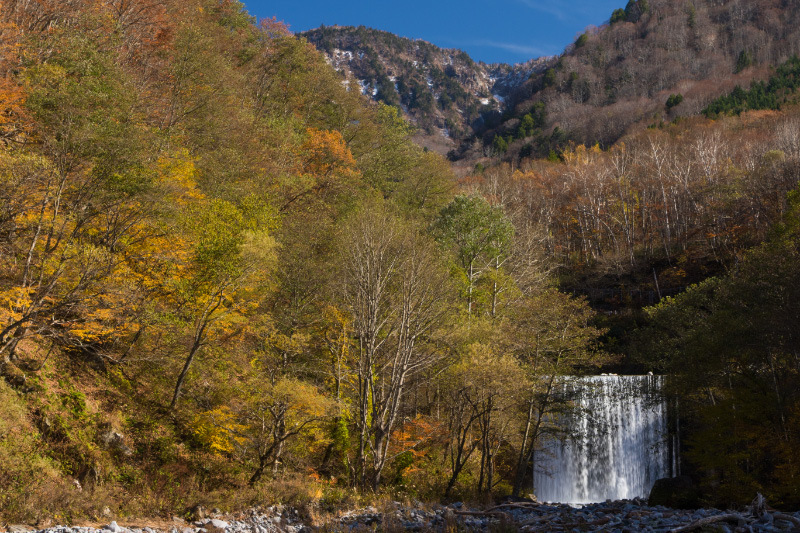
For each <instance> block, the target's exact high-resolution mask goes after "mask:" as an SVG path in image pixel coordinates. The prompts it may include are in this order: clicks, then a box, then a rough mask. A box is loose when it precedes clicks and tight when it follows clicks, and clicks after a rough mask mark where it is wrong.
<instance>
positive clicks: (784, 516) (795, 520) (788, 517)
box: [772, 513, 800, 528]
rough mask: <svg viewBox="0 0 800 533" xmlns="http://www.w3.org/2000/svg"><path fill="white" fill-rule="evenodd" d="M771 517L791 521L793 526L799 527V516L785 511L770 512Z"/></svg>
mask: <svg viewBox="0 0 800 533" xmlns="http://www.w3.org/2000/svg"><path fill="white" fill-rule="evenodd" d="M772 518H774V519H775V520H784V521H786V522H791V523H792V524H794V526H795V527H797V528H800V518H797V517H796V516H792V515H790V514H785V513H772Z"/></svg>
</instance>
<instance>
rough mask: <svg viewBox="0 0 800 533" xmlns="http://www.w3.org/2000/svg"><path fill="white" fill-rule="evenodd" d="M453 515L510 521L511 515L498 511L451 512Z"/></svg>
mask: <svg viewBox="0 0 800 533" xmlns="http://www.w3.org/2000/svg"><path fill="white" fill-rule="evenodd" d="M453 514H457V515H461V516H496V517H498V518H507V519H509V520H511V515H509V514H508V513H503V512H500V511H453Z"/></svg>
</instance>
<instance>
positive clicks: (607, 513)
mask: <svg viewBox="0 0 800 533" xmlns="http://www.w3.org/2000/svg"><path fill="white" fill-rule="evenodd" d="M215 511H216V510H215ZM735 514H736V516H735V517H732V513H731V511H721V510H719V509H697V510H676V509H669V508H667V507H661V506H656V507H650V506H648V505H647V503H646V501H644V500H641V499H635V500H622V501H606V502H603V503H595V504H588V505H583V506H577V507H573V506H569V505H563V504H536V503H533V502H524V503H509V504H505V505H499V506H495V507H492V508H488V509H480V508H470V507H467V506H466V505H464V504H463V503H462V502H457V503H453V504H450V505H447V506H443V505H436V504H434V505H430V506H423V505H422V504H419V505H418V506H417V507H406V506H403V505H402V504H400V503H399V502H393V503H392V504H390V506H389V507H388V508H387V509H384V510H383V511H379V510H378V509H376V508H375V507H366V508H364V509H358V510H353V511H348V512H344V513H342V514H341V515H339V516H338V517H337V518H335V519H333V520H332V521H330V522H328V523H326V524H324V530H325V531H341V532H347V533H349V532H351V531H352V532H355V531H362V530H385V529H398V528H402V529H405V530H409V531H445V530H449V531H453V530H458V531H475V532H483V531H489V530H490V529H492V530H497V529H498V528H497V527H496V526H498V525H502V526H507V527H510V528H511V529H516V530H518V531H523V532H529V533H536V532H560V533H571V532H573V531H577V532H586V531H617V532H620V533H626V532H630V533H636V532H649V533H670V532H672V531H676V530H677V531H691V529H690V528H687V526H691V525H692V524H694V523H695V522H697V521H698V520H704V521H706V522H707V521H709V520H711V521H712V523H713V526H712V527H713V528H714V530H715V531H720V532H726V533H735V532H744V531H752V532H756V533H778V532H789V531H798V530H799V529H800V512H796V513H794V514H792V513H777V512H776V513H772V512H766V513H764V514H761V515H760V516H754V515H753V514H752V513H751V512H750V511H742V512H740V513H735ZM723 516H724V517H726V519H725V520H720V521H717V522H713V520H714V519H715V518H717V519H721V517H723ZM320 525H321V524H314V525H312V524H310V523H308V521H304V520H303V519H302V518H301V517H300V513H299V512H298V510H297V509H291V508H288V507H284V506H282V505H276V506H272V507H269V508H267V509H264V510H251V511H249V512H247V513H244V514H243V515H237V519H233V518H230V517H227V519H226V520H222V519H220V518H213V519H212V518H206V519H203V520H200V521H198V522H194V523H193V524H191V525H183V524H180V525H177V524H176V525H175V526H173V527H171V528H170V529H168V530H158V529H154V528H150V527H145V528H143V529H126V528H124V527H120V526H119V525H118V524H117V523H116V522H110V523H109V524H108V525H106V526H103V527H101V528H99V529H95V528H88V527H66V526H56V527H52V528H48V529H40V530H38V532H37V533H212V532H213V533H311V532H313V531H315V530H316V529H317V528H318V527H319V526H320ZM315 526H317V527H315ZM706 527H708V526H706ZM21 529H22V528H21V527H20V526H14V527H13V528H10V530H11V531H20V530H21ZM31 529H33V528H31ZM694 530H695V531H700V530H701V527H700V526H699V525H698V526H697V527H696V528H695V529H694ZM706 530H708V529H706Z"/></svg>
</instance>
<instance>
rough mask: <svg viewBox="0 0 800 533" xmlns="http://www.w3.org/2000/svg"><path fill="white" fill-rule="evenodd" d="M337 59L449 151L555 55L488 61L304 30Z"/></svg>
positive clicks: (336, 31) (369, 37) (415, 43)
mask: <svg viewBox="0 0 800 533" xmlns="http://www.w3.org/2000/svg"><path fill="white" fill-rule="evenodd" d="M300 36H302V37H304V38H306V39H308V41H309V42H311V43H312V44H314V45H315V46H316V47H317V48H318V49H319V50H321V51H322V52H324V53H325V55H326V56H327V57H328V59H329V61H330V62H331V64H332V65H333V66H334V67H335V68H336V69H337V70H340V71H342V72H344V73H346V74H347V75H348V76H349V77H350V78H352V79H353V80H354V81H353V82H354V83H355V82H356V81H357V82H358V84H359V86H360V88H361V91H362V92H363V93H364V94H365V95H367V96H371V97H372V98H373V99H375V100H377V101H380V102H383V103H385V104H387V105H392V106H396V107H399V108H400V109H402V111H403V112H404V114H405V115H406V116H407V117H408V118H409V119H410V120H411V121H412V123H414V124H415V125H416V126H417V127H418V129H419V131H418V133H419V136H418V137H417V139H418V142H420V143H421V144H423V145H425V146H429V147H430V148H432V149H435V150H437V151H439V152H440V153H443V154H444V153H447V152H448V151H450V150H452V149H453V148H455V147H456V146H458V145H459V144H460V142H461V141H463V140H464V139H465V138H468V137H471V136H473V135H474V134H475V132H477V131H481V130H482V129H483V128H484V122H485V119H486V118H488V117H490V116H494V115H499V112H500V111H502V110H503V109H504V106H503V102H504V99H505V97H507V96H508V94H509V93H510V92H511V91H513V90H514V89H515V88H516V87H517V86H518V85H519V84H520V83H521V82H523V81H525V80H527V79H528V78H529V77H530V75H531V74H532V73H534V72H541V71H543V70H544V68H545V66H546V65H547V64H548V63H549V62H551V59H552V58H539V59H535V58H532V59H531V61H528V62H526V63H523V64H518V65H513V66H512V65H505V64H493V65H487V64H485V63H479V62H475V61H473V60H472V58H470V57H469V55H467V53H466V52H463V51H461V50H445V49H442V48H439V47H438V46H435V45H433V44H431V43H428V42H425V41H422V40H412V39H407V38H403V37H399V36H397V35H394V34H391V33H388V32H384V31H379V30H374V29H370V28H365V27H363V26H361V27H358V28H353V27H341V26H324V27H321V28H318V29H315V30H310V31H307V32H303V33H301V34H300Z"/></svg>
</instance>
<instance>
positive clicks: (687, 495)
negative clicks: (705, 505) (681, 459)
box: [647, 476, 702, 509]
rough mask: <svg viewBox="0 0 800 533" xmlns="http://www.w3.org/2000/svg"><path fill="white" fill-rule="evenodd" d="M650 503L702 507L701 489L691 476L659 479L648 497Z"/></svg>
mask: <svg viewBox="0 0 800 533" xmlns="http://www.w3.org/2000/svg"><path fill="white" fill-rule="evenodd" d="M647 503H648V504H649V505H664V506H665V507H672V508H675V509H698V508H700V507H702V504H701V502H700V491H699V490H697V487H695V486H694V483H693V482H692V478H690V477H689V476H678V477H665V478H662V479H657V480H656V482H655V484H654V485H653V489H652V490H651V491H650V497H649V498H647Z"/></svg>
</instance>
